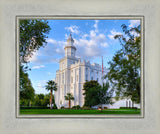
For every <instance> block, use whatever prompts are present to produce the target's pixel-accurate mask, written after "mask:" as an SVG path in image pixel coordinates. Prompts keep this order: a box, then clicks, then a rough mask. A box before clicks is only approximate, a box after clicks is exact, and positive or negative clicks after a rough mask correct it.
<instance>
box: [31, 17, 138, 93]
mask: <svg viewBox="0 0 160 134" xmlns="http://www.w3.org/2000/svg"><path fill="white" fill-rule="evenodd" d="M48 22H49V23H48V24H49V25H50V27H51V31H50V33H49V34H48V35H47V36H48V38H47V45H46V46H45V47H44V48H40V49H39V50H38V51H37V52H35V53H34V55H33V56H32V58H30V59H29V61H30V62H29V63H28V66H29V67H30V68H31V71H29V72H28V74H29V78H30V79H31V81H32V85H33V87H34V89H35V93H36V94H39V93H44V94H46V93H48V91H46V90H45V87H44V86H45V85H46V82H47V81H48V80H54V79H55V75H56V70H58V69H59V63H58V61H59V59H61V58H62V57H64V46H65V45H66V39H67V38H68V36H69V34H70V32H72V37H73V39H74V41H75V43H74V45H75V46H76V48H77V51H76V56H77V57H80V58H81V59H85V60H89V61H90V62H91V63H98V64H100V65H101V63H102V61H101V60H102V59H101V56H103V57H104V58H103V62H104V63H103V64H104V66H105V67H108V64H107V62H108V61H110V60H112V57H113V56H114V54H115V53H116V51H117V50H119V49H120V48H121V46H120V43H119V42H118V40H115V39H114V38H113V37H114V35H116V34H122V33H123V32H122V29H121V25H122V24H126V25H127V26H128V27H129V28H130V27H134V26H137V25H139V24H140V21H139V20H48Z"/></svg>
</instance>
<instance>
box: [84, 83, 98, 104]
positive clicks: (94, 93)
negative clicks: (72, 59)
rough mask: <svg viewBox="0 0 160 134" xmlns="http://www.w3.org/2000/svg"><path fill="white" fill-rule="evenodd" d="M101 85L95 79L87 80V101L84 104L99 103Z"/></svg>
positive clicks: (85, 95)
mask: <svg viewBox="0 0 160 134" xmlns="http://www.w3.org/2000/svg"><path fill="white" fill-rule="evenodd" d="M100 88H101V86H100V85H99V83H98V82H97V81H95V80H91V81H86V82H85V83H84V85H83V90H84V93H83V95H84V97H85V102H84V106H89V107H91V106H94V105H98V104H99V96H98V92H99V90H100Z"/></svg>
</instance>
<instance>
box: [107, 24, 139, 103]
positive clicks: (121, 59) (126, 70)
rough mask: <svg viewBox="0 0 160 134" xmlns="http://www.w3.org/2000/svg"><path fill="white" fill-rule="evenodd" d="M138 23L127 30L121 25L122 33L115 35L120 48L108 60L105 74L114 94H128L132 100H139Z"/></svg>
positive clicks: (137, 101)
mask: <svg viewBox="0 0 160 134" xmlns="http://www.w3.org/2000/svg"><path fill="white" fill-rule="evenodd" d="M140 29H141V27H140V25H139V26H137V27H135V28H131V29H129V30H128V28H127V26H126V25H124V24H123V25H122V30H123V32H124V35H116V36H115V37H114V38H115V39H118V40H119V42H120V44H121V46H122V49H120V50H119V51H117V52H116V54H115V55H114V57H113V59H112V61H110V62H109V65H110V67H109V72H108V74H107V75H106V77H107V78H108V80H109V81H110V83H111V85H112V88H113V89H114V90H115V92H116V95H117V96H118V97H120V96H126V97H128V96H130V97H131V99H132V101H134V102H136V103H139V102H140V52H141V45H140V43H141V36H140V35H141V34H140V31H141V30H140Z"/></svg>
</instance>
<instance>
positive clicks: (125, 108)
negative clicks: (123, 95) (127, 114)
mask: <svg viewBox="0 0 160 134" xmlns="http://www.w3.org/2000/svg"><path fill="white" fill-rule="evenodd" d="M119 109H137V107H120V108H119Z"/></svg>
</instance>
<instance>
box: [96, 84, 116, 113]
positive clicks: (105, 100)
mask: <svg viewBox="0 0 160 134" xmlns="http://www.w3.org/2000/svg"><path fill="white" fill-rule="evenodd" d="M112 95H113V90H110V91H109V83H103V85H102V86H101V87H100V88H99V91H98V99H99V100H98V102H99V104H100V105H101V111H102V105H103V104H113V101H112Z"/></svg>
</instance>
